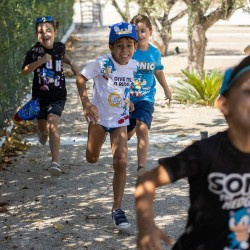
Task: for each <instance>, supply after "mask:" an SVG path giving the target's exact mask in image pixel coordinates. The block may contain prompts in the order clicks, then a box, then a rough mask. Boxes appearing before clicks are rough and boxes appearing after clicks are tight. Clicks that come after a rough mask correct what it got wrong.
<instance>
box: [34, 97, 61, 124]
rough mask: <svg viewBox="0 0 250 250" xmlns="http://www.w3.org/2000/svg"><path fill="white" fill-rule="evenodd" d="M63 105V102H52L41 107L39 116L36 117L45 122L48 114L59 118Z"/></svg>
mask: <svg viewBox="0 0 250 250" xmlns="http://www.w3.org/2000/svg"><path fill="white" fill-rule="evenodd" d="M64 105H65V101H64V100H58V101H53V102H51V103H50V104H48V105H41V106H40V114H39V115H38V117H37V119H45V120H47V117H48V115H49V114H54V115H58V116H59V117H61V115H62V112H63V110H64Z"/></svg>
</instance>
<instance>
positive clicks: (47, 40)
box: [36, 22, 57, 49]
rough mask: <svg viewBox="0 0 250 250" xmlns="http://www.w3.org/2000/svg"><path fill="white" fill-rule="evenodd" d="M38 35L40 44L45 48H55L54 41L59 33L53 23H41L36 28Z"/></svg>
mask: <svg viewBox="0 0 250 250" xmlns="http://www.w3.org/2000/svg"><path fill="white" fill-rule="evenodd" d="M36 35H37V40H38V42H39V43H40V44H41V45H42V46H43V47H45V48H46V49H52V48H53V46H54V41H55V38H56V36H57V31H56V30H55V28H54V26H53V24H52V23H49V22H45V23H39V24H38V25H37V28H36Z"/></svg>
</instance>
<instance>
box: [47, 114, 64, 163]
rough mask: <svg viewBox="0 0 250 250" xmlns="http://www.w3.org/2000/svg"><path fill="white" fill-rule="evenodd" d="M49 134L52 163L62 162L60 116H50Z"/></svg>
mask: <svg viewBox="0 0 250 250" xmlns="http://www.w3.org/2000/svg"><path fill="white" fill-rule="evenodd" d="M47 119H48V132H49V146H50V150H51V156H52V162H56V163H59V162H60V143H61V140H60V134H59V130H58V124H59V121H60V117H59V116H58V115H54V114H49V115H48V118H47Z"/></svg>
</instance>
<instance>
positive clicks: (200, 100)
mask: <svg viewBox="0 0 250 250" xmlns="http://www.w3.org/2000/svg"><path fill="white" fill-rule="evenodd" d="M182 74H183V77H182V79H181V80H179V81H178V82H177V85H176V86H173V97H174V99H175V100H177V101H179V102H181V103H192V104H200V105H206V106H214V105H215V101H216V99H217V97H218V95H219V90H220V86H221V82H222V79H223V73H222V72H220V71H218V70H214V71H211V72H208V71H203V76H202V77H201V76H200V74H199V73H198V72H196V71H192V72H190V71H188V70H182Z"/></svg>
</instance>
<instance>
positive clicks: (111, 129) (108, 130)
mask: <svg viewBox="0 0 250 250" xmlns="http://www.w3.org/2000/svg"><path fill="white" fill-rule="evenodd" d="M102 127H103V128H104V130H105V131H106V132H107V133H111V132H112V131H114V130H115V129H116V128H108V127H105V126H102Z"/></svg>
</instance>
